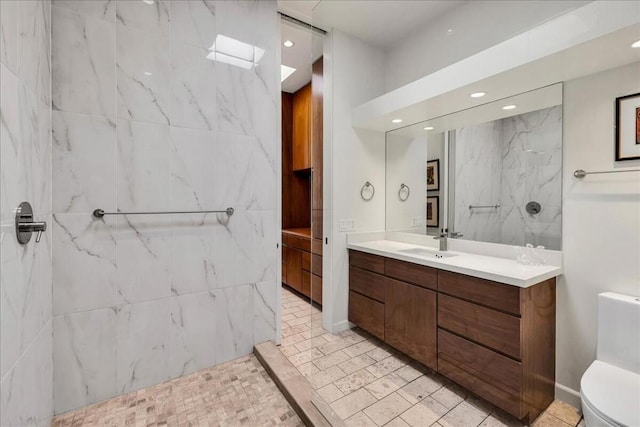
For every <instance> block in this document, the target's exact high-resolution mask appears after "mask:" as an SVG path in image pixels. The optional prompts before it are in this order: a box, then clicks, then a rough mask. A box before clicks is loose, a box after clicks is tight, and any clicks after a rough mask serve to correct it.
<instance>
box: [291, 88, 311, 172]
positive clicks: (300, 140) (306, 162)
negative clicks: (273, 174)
mask: <svg viewBox="0 0 640 427" xmlns="http://www.w3.org/2000/svg"><path fill="white" fill-rule="evenodd" d="M291 157H292V159H291V163H292V166H293V167H292V169H293V170H294V171H300V170H305V169H310V168H311V83H309V84H308V85H306V86H305V87H303V88H302V89H300V90H299V91H297V92H296V93H295V94H294V95H293V150H292V153H291Z"/></svg>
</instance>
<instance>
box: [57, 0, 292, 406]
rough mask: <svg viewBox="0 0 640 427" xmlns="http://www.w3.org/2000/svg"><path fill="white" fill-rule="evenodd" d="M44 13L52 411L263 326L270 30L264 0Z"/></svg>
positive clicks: (208, 355) (269, 217)
mask: <svg viewBox="0 0 640 427" xmlns="http://www.w3.org/2000/svg"><path fill="white" fill-rule="evenodd" d="M149 3H151V4H149ZM52 28H53V35H52V37H53V39H52V46H53V57H52V64H53V212H54V223H53V227H52V228H53V229H52V233H53V238H54V256H53V265H54V271H53V312H54V313H53V314H54V322H53V329H54V384H55V389H54V401H55V412H56V413H61V412H65V411H68V410H71V409H74V408H78V407H81V406H84V405H87V404H90V403H93V402H97V401H100V400H104V399H107V398H109V397H112V396H115V395H118V394H121V393H126V392H129V391H132V390H136V389H139V388H142V387H145V386H148V385H151V384H155V383H159V382H162V381H165V380H168V379H170V378H175V377H178V376H181V375H184V374H186V373H189V372H192V371H195V370H198V369H203V368H206V367H209V366H212V365H215V364H218V363H221V362H224V361H226V360H229V359H232V358H236V357H239V356H241V355H244V354H247V353H250V352H251V350H252V347H253V345H254V344H255V343H258V342H263V341H266V340H269V339H275V334H276V316H275V313H276V303H277V284H276V265H277V253H278V252H277V247H276V243H277V241H278V236H277V234H278V233H277V232H276V230H277V229H278V225H277V221H276V196H277V189H276V185H277V181H276V160H277V153H278V147H279V142H278V126H277V124H278V111H277V108H278V99H279V96H280V94H279V91H280V86H279V65H278V62H277V58H278V55H277V50H278V48H279V38H278V37H279V31H278V17H277V12H276V2H275V1H243V2H236V1H233V2H232V1H183V0H181V1H177V0H176V1H158V0H156V1H155V2H144V1H138V0H130V1H109V0H94V1H84V2H77V1H64V0H54V1H53V7H52ZM218 35H224V36H226V37H229V38H233V39H236V40H238V41H240V42H243V43H246V44H249V45H255V46H256V47H257V48H260V49H263V50H264V54H263V55H262V57H261V58H260V59H259V62H258V63H257V65H255V66H252V67H250V68H249V69H245V68H241V67H237V66H232V65H229V64H226V63H223V62H218V61H212V60H210V59H208V58H207V56H208V55H209V54H210V52H211V51H210V50H209V48H210V47H211V46H212V45H213V43H214V41H215V40H216V37H217V36H218ZM229 206H232V207H234V208H235V214H234V215H233V216H232V217H231V218H227V217H226V215H222V214H220V215H218V214H208V215H204V214H195V215H185V216H178V215H139V216H132V215H129V216H118V217H116V216H107V217H105V218H104V219H102V220H97V219H94V218H93V217H92V216H91V212H92V211H93V210H94V209H96V208H101V209H104V210H105V211H117V210H119V211H175V210H196V211H199V210H217V209H225V208H227V207H229Z"/></svg>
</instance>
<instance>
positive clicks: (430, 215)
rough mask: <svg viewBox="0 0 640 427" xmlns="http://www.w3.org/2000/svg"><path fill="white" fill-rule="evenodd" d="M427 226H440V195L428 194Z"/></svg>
mask: <svg viewBox="0 0 640 427" xmlns="http://www.w3.org/2000/svg"><path fill="white" fill-rule="evenodd" d="M426 217H427V218H426V219H427V227H431V228H438V227H440V197H439V196H427V210H426Z"/></svg>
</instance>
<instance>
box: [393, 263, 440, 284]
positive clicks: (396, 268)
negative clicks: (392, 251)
mask: <svg viewBox="0 0 640 427" xmlns="http://www.w3.org/2000/svg"><path fill="white" fill-rule="evenodd" d="M384 272H385V274H386V275H387V276H389V277H393V278H394V279H398V280H402V281H403V282H408V283H413V284H414V285H418V286H421V287H423V288H428V289H433V290H434V291H435V290H437V289H438V270H436V269H435V268H430V267H425V266H424V265H418V264H413V263H410V262H404V261H398V260H397V259H389V258H387V259H386V260H385V263H384Z"/></svg>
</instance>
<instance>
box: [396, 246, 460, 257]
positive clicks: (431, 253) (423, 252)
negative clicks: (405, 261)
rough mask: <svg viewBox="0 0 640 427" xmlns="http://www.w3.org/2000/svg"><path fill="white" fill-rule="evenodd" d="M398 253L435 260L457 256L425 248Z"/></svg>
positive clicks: (401, 250)
mask: <svg viewBox="0 0 640 427" xmlns="http://www.w3.org/2000/svg"><path fill="white" fill-rule="evenodd" d="M398 252H401V253H404V254H411V255H417V256H421V257H426V258H435V259H442V258H451V257H454V256H458V254H450V253H447V252H442V251H438V250H435V249H427V248H410V249H400V250H398Z"/></svg>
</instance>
